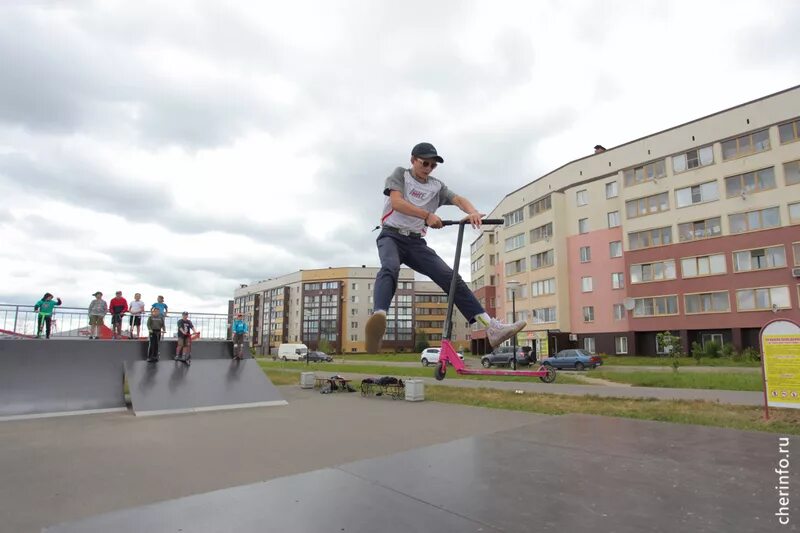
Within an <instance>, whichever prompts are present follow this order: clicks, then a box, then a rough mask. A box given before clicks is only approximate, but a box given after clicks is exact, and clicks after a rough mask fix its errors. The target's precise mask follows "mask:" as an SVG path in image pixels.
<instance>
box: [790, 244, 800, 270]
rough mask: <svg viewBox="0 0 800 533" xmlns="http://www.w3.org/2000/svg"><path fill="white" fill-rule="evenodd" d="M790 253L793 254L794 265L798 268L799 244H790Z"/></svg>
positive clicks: (799, 263)
mask: <svg viewBox="0 0 800 533" xmlns="http://www.w3.org/2000/svg"><path fill="white" fill-rule="evenodd" d="M792 253H793V254H794V265H795V266H800V242H796V243H793V244H792Z"/></svg>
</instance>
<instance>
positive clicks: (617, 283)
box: [611, 272, 625, 289]
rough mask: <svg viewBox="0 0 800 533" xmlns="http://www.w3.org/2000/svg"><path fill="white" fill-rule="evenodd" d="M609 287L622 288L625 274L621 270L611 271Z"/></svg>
mask: <svg viewBox="0 0 800 533" xmlns="http://www.w3.org/2000/svg"><path fill="white" fill-rule="evenodd" d="M611 288H612V289H624V288H625V274H624V273H623V272H612V273H611Z"/></svg>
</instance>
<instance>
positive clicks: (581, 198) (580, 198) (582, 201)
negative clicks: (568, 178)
mask: <svg viewBox="0 0 800 533" xmlns="http://www.w3.org/2000/svg"><path fill="white" fill-rule="evenodd" d="M575 200H576V201H577V203H578V207H580V206H582V205H586V204H588V203H589V193H588V192H586V189H581V190H580V191H578V192H576V193H575Z"/></svg>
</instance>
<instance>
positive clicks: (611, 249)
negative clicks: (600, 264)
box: [608, 241, 622, 257]
mask: <svg viewBox="0 0 800 533" xmlns="http://www.w3.org/2000/svg"><path fill="white" fill-rule="evenodd" d="M608 253H609V256H611V257H622V241H611V242H610V243H608Z"/></svg>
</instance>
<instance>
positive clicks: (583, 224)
mask: <svg viewBox="0 0 800 533" xmlns="http://www.w3.org/2000/svg"><path fill="white" fill-rule="evenodd" d="M578 233H589V219H588V218H581V219H579V220H578Z"/></svg>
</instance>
